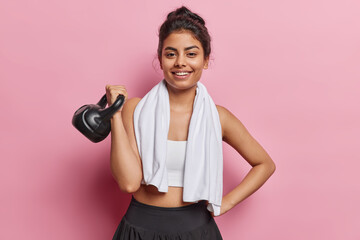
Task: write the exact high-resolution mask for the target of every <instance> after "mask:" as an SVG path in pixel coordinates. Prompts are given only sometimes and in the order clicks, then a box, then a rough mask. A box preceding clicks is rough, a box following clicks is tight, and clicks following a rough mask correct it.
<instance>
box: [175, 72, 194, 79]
mask: <svg viewBox="0 0 360 240" xmlns="http://www.w3.org/2000/svg"><path fill="white" fill-rule="evenodd" d="M182 72H186V73H188V74H186V75H176V73H182ZM191 73H193V71H171V74H172V75H173V76H174V77H175V78H177V79H185V78H188V77H189V76H190V75H191Z"/></svg>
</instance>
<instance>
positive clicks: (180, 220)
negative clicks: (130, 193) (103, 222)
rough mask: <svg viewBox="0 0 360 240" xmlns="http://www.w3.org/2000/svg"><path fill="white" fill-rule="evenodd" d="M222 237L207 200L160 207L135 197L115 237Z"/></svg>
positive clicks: (125, 239)
mask: <svg viewBox="0 0 360 240" xmlns="http://www.w3.org/2000/svg"><path fill="white" fill-rule="evenodd" d="M150 239H151V240H175V239H176V240H185V239H186V240H220V239H222V237H221V234H220V231H219V229H218V227H217V225H216V223H215V221H214V218H213V217H212V216H211V214H210V212H209V211H208V210H207V209H206V201H199V202H198V203H194V204H190V205H187V206H183V207H170V208H168V207H157V206H151V205H147V204H144V203H141V202H138V201H137V200H136V199H135V198H134V197H132V198H131V202H130V205H129V208H128V209H127V211H126V213H125V215H124V217H123V218H122V219H121V222H120V224H119V226H118V228H117V229H116V232H115V234H114V237H113V240H150Z"/></svg>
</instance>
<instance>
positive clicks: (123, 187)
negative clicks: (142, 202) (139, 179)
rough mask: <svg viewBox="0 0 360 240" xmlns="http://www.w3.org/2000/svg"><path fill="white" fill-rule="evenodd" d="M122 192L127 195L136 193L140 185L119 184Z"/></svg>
mask: <svg viewBox="0 0 360 240" xmlns="http://www.w3.org/2000/svg"><path fill="white" fill-rule="evenodd" d="M118 185H119V187H120V190H121V191H122V192H125V193H134V192H136V191H137V190H139V188H140V183H139V184H120V183H118Z"/></svg>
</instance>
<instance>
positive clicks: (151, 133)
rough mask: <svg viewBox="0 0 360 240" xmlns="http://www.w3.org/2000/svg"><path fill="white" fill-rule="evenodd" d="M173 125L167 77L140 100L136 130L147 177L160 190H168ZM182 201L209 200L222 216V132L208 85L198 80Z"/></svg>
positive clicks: (135, 124) (209, 206)
mask: <svg viewBox="0 0 360 240" xmlns="http://www.w3.org/2000/svg"><path fill="white" fill-rule="evenodd" d="M169 125H170V103H169V93H168V90H167V87H166V82H165V80H162V81H161V82H159V83H158V84H157V85H155V86H154V87H153V88H152V89H151V90H150V91H149V92H148V93H147V94H146V95H145V96H144V97H143V98H142V99H141V101H140V102H139V103H138V105H137V106H136V108H135V112H134V129H135V136H136V142H137V146H138V149H139V155H140V157H141V160H142V165H143V172H144V179H143V181H142V183H145V184H147V185H149V184H151V185H154V186H156V187H157V188H158V191H159V192H167V191H168V178H167V169H166V162H165V161H166V147H167V137H168V132H169ZM184 171H185V172H184V184H183V201H184V202H197V201H198V200H208V201H209V204H208V206H207V209H208V210H209V211H211V212H214V215H215V216H218V215H220V206H221V200H222V192H223V153H222V132H221V124H220V118H219V113H218V111H217V108H216V106H215V103H214V101H213V100H212V99H211V97H210V95H209V94H208V92H207V90H206V88H205V86H204V85H203V84H202V83H200V82H198V83H197V88H196V96H195V100H194V105H193V113H192V115H191V120H190V126H189V132H188V139H187V147H186V159H185V170H184Z"/></svg>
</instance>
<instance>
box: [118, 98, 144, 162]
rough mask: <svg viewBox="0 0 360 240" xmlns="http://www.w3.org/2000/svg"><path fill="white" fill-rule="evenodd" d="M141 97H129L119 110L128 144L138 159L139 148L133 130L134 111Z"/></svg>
mask: <svg viewBox="0 0 360 240" xmlns="http://www.w3.org/2000/svg"><path fill="white" fill-rule="evenodd" d="M140 100H141V98H131V99H128V100H127V101H126V102H125V103H124V107H123V109H122V111H121V117H122V121H123V124H124V128H125V131H126V133H127V136H128V139H129V142H130V146H131V148H132V149H133V151H134V152H135V155H136V157H137V159H138V160H139V161H140V164H141V160H140V156H139V150H138V147H137V143H136V137H135V130H134V120H133V119H134V111H135V108H136V106H137V104H138V103H139V101H140Z"/></svg>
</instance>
